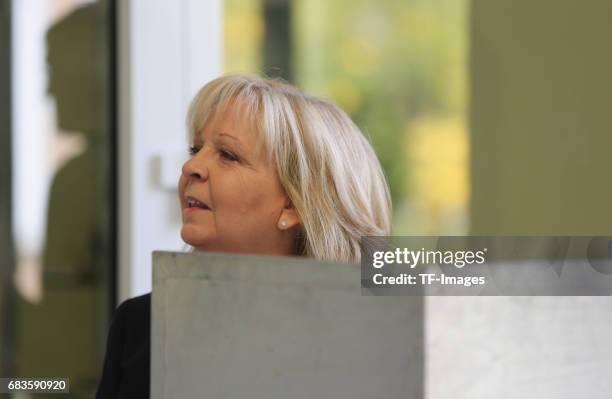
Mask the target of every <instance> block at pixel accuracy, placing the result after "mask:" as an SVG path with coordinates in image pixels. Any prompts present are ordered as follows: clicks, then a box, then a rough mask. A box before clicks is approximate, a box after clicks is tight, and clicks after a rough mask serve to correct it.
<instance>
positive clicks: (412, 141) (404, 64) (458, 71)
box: [226, 0, 469, 234]
mask: <svg viewBox="0 0 612 399" xmlns="http://www.w3.org/2000/svg"><path fill="white" fill-rule="evenodd" d="M246 3H249V4H251V5H250V6H245V5H242V2H241V1H238V0H226V15H227V17H226V23H227V21H232V20H234V19H233V18H235V15H237V14H238V13H248V12H254V13H257V12H260V11H258V10H257V7H256V6H254V4H255V3H257V2H256V1H255V0H248V1H247V2H246ZM467 6H468V0H334V1H328V0H294V1H293V2H291V7H292V16H293V21H292V25H293V38H294V43H293V48H292V49H291V52H290V54H291V56H292V57H293V60H292V61H293V65H294V71H293V76H295V82H293V83H295V84H296V85H297V86H299V87H300V88H302V89H303V90H305V91H306V92H308V93H310V94H313V95H316V96H321V97H324V98H328V99H331V100H333V101H335V102H336V103H338V104H339V105H340V106H341V107H342V108H343V109H344V110H346V111H347V112H348V113H349V114H350V115H351V117H352V118H353V119H354V120H355V121H356V123H357V124H358V125H359V126H360V127H361V128H362V130H363V131H364V133H365V134H366V135H367V136H368V137H369V138H370V140H371V142H372V144H373V145H374V148H375V149H376V152H377V154H378V156H379V158H380V160H381V163H382V164H383V167H384V169H385V172H386V174H387V177H388V179H389V184H390V186H391V192H392V196H393V201H394V207H395V209H396V212H395V218H394V230H395V234H441V233H459V234H460V233H462V232H463V231H464V230H465V229H464V226H463V225H462V222H461V220H463V219H465V218H464V217H463V216H464V214H465V212H466V204H467V195H468V194H467V193H468V191H469V190H468V181H467V180H468V179H467V167H468V156H467V148H468V140H467V131H466V128H465V125H466V123H465V113H466V106H467V81H466V74H467V72H466V69H467V64H466V62H467V58H466V57H467V37H466V36H467ZM249 7H250V8H249ZM247 8H248V10H247ZM251 19H253V20H254V19H256V18H255V17H253V16H252V17H249V18H245V20H251ZM234 21H235V20H234ZM241 26H242V27H241V28H240V29H238V28H236V27H233V28H232V29H231V31H232V32H235V31H240V32H243V35H241V36H240V37H244V39H243V40H244V41H243V42H238V41H236V40H237V39H236V38H234V39H231V40H230V39H229V37H228V36H227V35H226V51H227V52H226V69H227V70H228V71H231V70H233V69H236V65H243V66H244V65H248V66H249V67H250V68H251V69H250V70H249V72H255V73H257V72H259V71H261V70H262V69H263V68H265V66H263V65H261V58H260V56H259V55H254V54H252V50H253V49H256V48H260V46H262V45H265V43H259V44H256V43H254V40H255V39H254V37H255V36H259V37H260V36H261V34H260V33H259V31H258V30H257V29H259V28H255V30H254V32H255V33H253V34H251V35H249V34H247V33H246V32H247V31H248V30H249V29H251V28H248V27H247V25H246V23H244V24H242V25H241ZM256 26H259V25H257V24H256ZM247 42H248V43H249V46H251V47H250V48H249V49H248V50H244V51H242V52H238V51H237V50H236V49H237V48H244V47H245V46H246V44H245V43H247ZM260 52H261V51H260ZM234 57H238V58H234ZM246 57H251V58H250V61H247V60H244V59H243V58H246ZM258 57H259V58H258ZM247 69H248V68H247ZM243 70H244V69H243ZM408 208H409V209H408ZM407 209H408V210H407ZM416 214H419V215H420V216H419V217H418V218H417V217H415V215H416ZM417 219H418V220H417Z"/></svg>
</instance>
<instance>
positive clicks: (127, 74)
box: [118, 0, 222, 301]
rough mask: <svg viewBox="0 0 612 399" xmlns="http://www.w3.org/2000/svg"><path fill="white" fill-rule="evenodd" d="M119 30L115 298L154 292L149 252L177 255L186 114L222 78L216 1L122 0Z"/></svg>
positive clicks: (219, 11)
mask: <svg viewBox="0 0 612 399" xmlns="http://www.w3.org/2000/svg"><path fill="white" fill-rule="evenodd" d="M118 7H119V9H118V14H119V15H118V20H119V21H118V25H119V34H118V36H119V43H118V45H119V54H118V64H119V272H118V287H119V288H118V300H119V301H121V300H123V299H126V298H128V297H132V296H135V295H140V294H143V293H146V292H149V291H150V290H151V252H152V251H153V250H156V249H165V250H180V249H182V248H183V243H182V241H181V239H180V236H179V230H180V211H179V206H178V200H177V193H176V183H177V182H178V177H179V174H180V166H181V164H182V160H183V158H184V157H185V156H186V155H187V141H186V137H187V136H186V130H185V123H184V121H185V114H186V111H187V106H188V104H189V101H190V100H191V98H192V97H193V95H194V94H195V93H196V91H197V89H198V88H199V87H201V86H202V85H203V84H204V83H206V82H207V81H209V80H211V79H213V78H215V77H217V76H218V75H220V74H221V72H222V53H221V51H222V47H221V39H222V1H221V0H181V1H167V0H126V1H120V2H118Z"/></svg>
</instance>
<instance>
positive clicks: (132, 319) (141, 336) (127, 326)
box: [96, 294, 151, 399]
mask: <svg viewBox="0 0 612 399" xmlns="http://www.w3.org/2000/svg"><path fill="white" fill-rule="evenodd" d="M150 369H151V294H146V295H141V296H139V297H136V298H132V299H128V300H127V301H125V302H123V303H122V304H121V305H120V306H119V307H118V308H117V310H116V311H115V315H114V316H113V321H112V323H111V327H110V331H109V332H108V340H107V343H106V356H105V358H104V369H103V370H102V378H101V380H100V384H99V385H98V392H97V394H96V399H123V398H130V399H141V398H147V399H148V398H149V381H150Z"/></svg>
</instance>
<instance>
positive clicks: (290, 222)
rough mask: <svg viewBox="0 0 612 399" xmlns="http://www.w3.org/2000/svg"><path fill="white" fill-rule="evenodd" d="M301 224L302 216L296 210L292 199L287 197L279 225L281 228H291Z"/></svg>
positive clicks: (279, 218)
mask: <svg viewBox="0 0 612 399" xmlns="http://www.w3.org/2000/svg"><path fill="white" fill-rule="evenodd" d="M298 224H300V216H299V215H298V213H297V211H296V210H295V208H294V206H293V203H292V202H291V200H289V199H287V202H286V203H285V206H284V207H283V210H282V211H281V214H280V216H279V217H278V223H277V226H278V228H279V229H280V230H289V229H291V228H292V227H295V226H297V225H298Z"/></svg>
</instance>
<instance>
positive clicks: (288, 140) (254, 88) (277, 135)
mask: <svg viewBox="0 0 612 399" xmlns="http://www.w3.org/2000/svg"><path fill="white" fill-rule="evenodd" d="M188 128H189V136H190V142H191V146H190V149H189V152H190V154H191V158H190V159H189V160H188V161H187V162H186V163H185V164H184V166H183V170H182V174H181V177H180V180H179V200H180V204H181V209H182V215H183V226H182V229H181V237H182V238H183V240H184V241H185V242H186V243H187V244H189V245H191V246H192V247H193V248H194V249H195V250H202V251H217V252H234V253H252V254H264V255H288V256H307V257H312V258H315V259H318V260H328V261H344V262H359V260H360V237H362V236H380V235H389V232H390V207H391V203H390V199H389V190H388V187H387V184H386V181H385V177H384V174H383V172H382V168H381V166H380V163H379V162H378V159H377V158H376V155H375V154H374V151H373V150H372V147H371V146H370V144H369V143H368V141H367V140H366V139H365V137H364V136H363V134H362V133H361V132H360V131H359V129H358V128H357V126H355V124H354V123H353V122H352V121H351V120H350V118H349V117H348V116H347V115H346V113H344V112H343V111H342V110H340V109H339V108H338V107H337V106H335V105H333V104H331V103H329V102H327V101H323V100H320V99H317V98H314V97H310V96H307V95H304V94H303V93H301V92H300V91H298V90H297V89H295V88H294V87H292V86H290V85H288V84H285V83H281V82H278V81H274V80H269V79H263V78H259V77H252V76H241V75H235V76H227V77H222V78H219V79H216V80H213V81H212V82H210V83H208V84H207V85H206V86H204V87H203V88H202V89H201V90H200V92H199V93H198V94H197V95H196V97H195V99H194V100H193V102H192V104H191V107H190V109H189V114H188ZM150 300H151V299H150V294H148V295H143V296H140V297H137V298H133V299H130V300H128V301H125V302H124V303H122V304H121V306H119V308H118V309H117V311H116V313H115V316H114V319H113V322H112V325H111V329H110V332H109V337H108V344H107V353H106V358H105V364H104V371H103V375H102V380H101V382H100V386H99V387H98V394H97V398H124V397H125V398H128V397H129V398H140V397H142V398H146V397H149V369H150V364H149V356H150Z"/></svg>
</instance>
